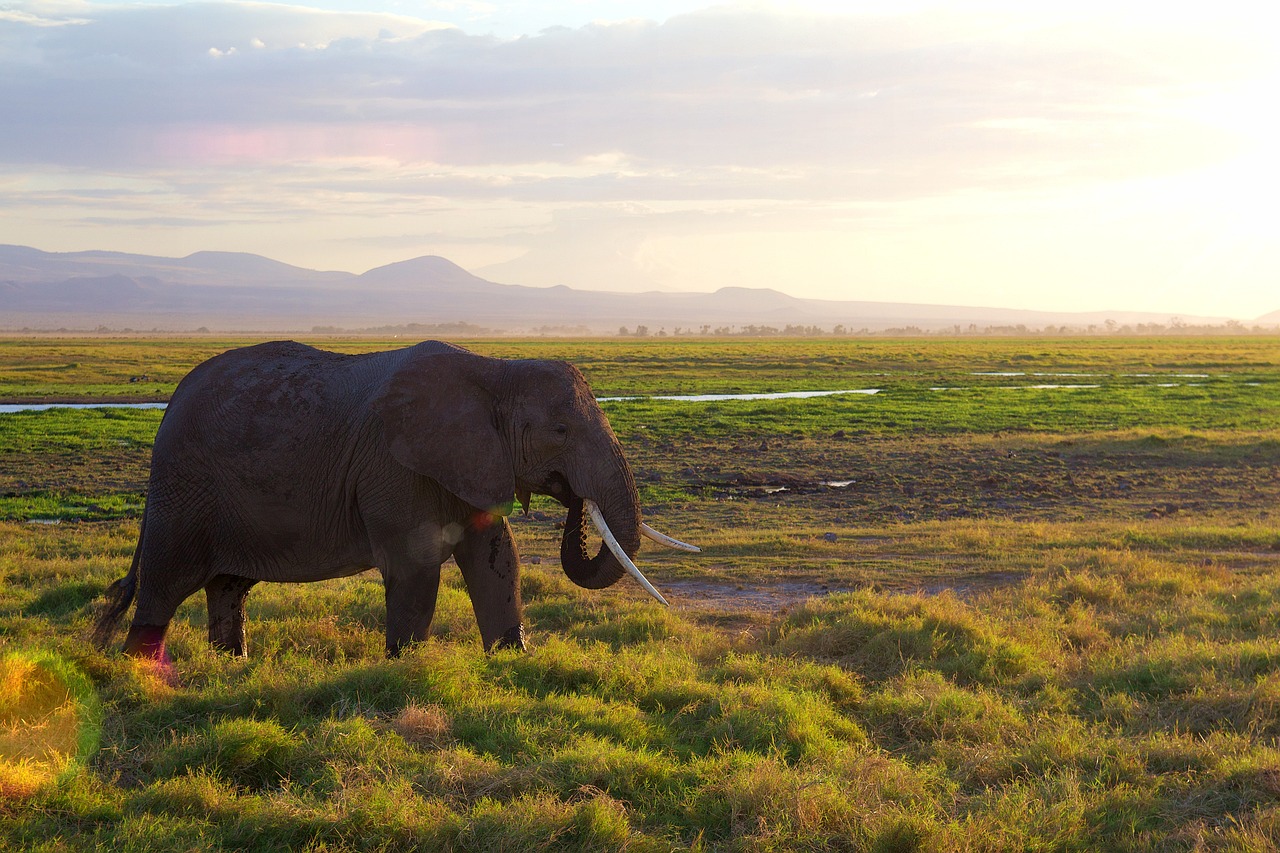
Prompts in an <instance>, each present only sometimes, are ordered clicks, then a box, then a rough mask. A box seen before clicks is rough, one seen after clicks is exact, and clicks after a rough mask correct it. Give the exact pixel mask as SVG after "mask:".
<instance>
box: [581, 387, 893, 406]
mask: <svg viewBox="0 0 1280 853" xmlns="http://www.w3.org/2000/svg"><path fill="white" fill-rule="evenodd" d="M880 390H881V389H879V388H855V389H848V390H844V391H779V392H776V393H770V394H676V395H670V394H661V395H658V396H654V397H598V398H597V400H598V401H599V402H601V403H612V402H614V401H617V400H676V401H678V402H682V403H717V402H719V401H721V400H807V399H809V398H810V397H834V396H835V395H837V394H868V395H870V394H879V393H880Z"/></svg>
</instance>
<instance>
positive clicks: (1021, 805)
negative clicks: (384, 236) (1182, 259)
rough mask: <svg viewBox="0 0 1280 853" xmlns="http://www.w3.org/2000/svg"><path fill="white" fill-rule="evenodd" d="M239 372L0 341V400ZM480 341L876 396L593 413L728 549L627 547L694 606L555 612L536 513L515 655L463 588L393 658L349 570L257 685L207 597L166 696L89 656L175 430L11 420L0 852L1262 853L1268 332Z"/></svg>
mask: <svg viewBox="0 0 1280 853" xmlns="http://www.w3.org/2000/svg"><path fill="white" fill-rule="evenodd" d="M387 343H389V342H365V341H330V342H327V344H328V345H330V346H333V347H334V348H344V349H348V350H351V351H355V350H359V349H376V348H379V347H380V346H383V345H385V344H387ZM390 343H394V342H390ZM227 345H230V342H215V341H204V340H201V341H179V340H174V341H162V342H150V341H129V340H121V341H100V340H95V341H30V340H27V341H18V342H4V343H0V397H4V398H8V399H10V400H14V399H28V400H36V399H79V400H87V399H112V400H127V399H148V398H151V395H155V397H159V398H163V397H164V396H165V395H166V394H167V393H169V392H171V390H172V388H173V386H174V384H176V381H177V380H178V378H180V376H181V375H182V374H183V373H184V372H185V370H186V369H188V367H189V366H190V364H192V363H194V362H195V361H198V360H199V359H200V358H203V357H205V356H207V355H209V354H211V353H212V352H215V351H217V350H219V349H221V348H224V347H225V346H227ZM474 348H476V349H478V350H481V351H485V352H489V353H492V354H495V355H502V356H513V357H527V356H544V355H555V356H557V357H565V358H567V359H568V360H570V361H573V362H574V363H575V364H578V365H579V366H580V367H581V368H582V369H583V371H584V372H585V373H586V374H587V375H588V377H589V379H590V380H591V382H592V385H593V387H594V388H595V390H596V391H597V393H598V394H600V395H602V396H627V395H643V396H648V395H654V394H688V393H707V392H719V393H731V392H766V391H793V390H839V389H870V388H875V389H879V392H878V393H877V394H874V395H847V396H836V397H825V398H817V399H811V400H800V401H791V400H770V401H721V402H715V403H698V404H693V403H688V402H680V401H658V400H650V399H639V400H620V401H616V402H610V403H606V404H605V406H606V410H607V411H608V413H609V415H610V418H611V420H612V422H613V424H614V428H615V431H617V432H618V434H619V436H620V438H621V440H622V441H623V444H624V446H625V447H626V449H627V451H628V454H629V456H630V457H631V459H632V462H633V466H634V468H635V470H636V474H637V478H638V480H639V483H640V487H641V492H642V498H643V499H644V501H645V504H646V506H647V507H648V508H649V509H650V510H651V511H652V512H653V516H652V521H653V523H654V524H655V525H659V526H661V528H662V529H666V530H669V531H670V532H672V533H674V534H676V535H679V536H681V537H682V538H688V539H690V540H693V541H697V542H699V544H701V545H703V547H704V550H705V553H704V554H703V555H701V556H697V557H694V556H689V555H682V554H680V555H678V554H675V553H672V552H660V551H656V550H655V551H649V550H647V549H646V550H645V552H644V554H643V556H644V558H645V560H644V563H645V565H646V566H647V567H651V571H650V572H649V574H650V577H651V579H653V580H654V582H655V583H656V584H657V585H658V586H659V588H661V589H663V590H664V592H666V593H667V595H668V598H670V599H672V601H673V604H674V606H673V608H672V609H671V610H660V609H658V608H657V607H656V606H654V605H653V604H652V602H650V601H647V600H645V599H643V598H642V595H641V594H639V593H638V591H637V590H636V589H635V588H633V586H631V585H630V584H629V583H628V582H624V583H622V584H619V585H618V587H615V588H613V589H611V590H607V591H603V592H599V593H597V592H587V591H583V590H579V589H577V588H575V587H573V586H572V584H570V583H569V582H568V581H567V580H566V579H564V577H563V575H562V574H561V573H560V572H559V569H558V567H557V566H556V564H555V563H556V561H555V556H554V555H555V554H556V547H555V543H556V541H557V531H556V529H555V523H556V521H557V514H556V511H555V509H556V508H555V506H554V505H553V504H550V503H549V502H540V501H535V504H534V507H533V509H534V513H533V515H531V516H530V517H528V518H518V519H516V521H515V524H516V529H517V531H516V532H517V537H518V540H519V542H520V544H521V549H522V553H523V554H524V555H525V556H526V558H527V559H528V558H533V557H538V558H539V560H540V562H539V564H537V565H533V564H530V565H527V566H526V568H525V575H524V595H525V599H526V603H527V606H528V612H527V622H528V627H529V629H530V635H531V638H532V645H533V648H532V649H531V651H530V652H528V653H526V654H522V655H521V654H514V653H500V654H496V655H493V656H485V655H483V654H482V653H481V652H480V644H479V639H478V635H477V632H476V629H475V625H474V620H473V619H472V617H471V614H470V606H469V602H468V601H467V598H466V596H465V592H464V591H463V589H462V586H461V582H460V578H459V577H458V574H457V571H456V569H454V570H452V571H451V572H449V573H447V576H446V586H445V589H444V590H442V595H441V604H440V610H439V612H438V614H437V617H436V624H435V627H434V636H433V638H432V641H431V642H429V643H427V644H424V645H423V646H422V647H420V648H417V649H415V650H414V651H413V652H412V653H411V654H409V655H407V656H405V657H404V658H402V659H400V660H396V661H386V660H384V659H383V657H382V639H381V633H380V631H381V627H380V626H381V622H382V618H383V613H382V609H383V608H382V591H381V584H380V582H379V580H378V579H377V576H376V575H375V574H367V575H362V576H359V577H356V578H352V579H348V580H346V581H341V582H330V583H323V584H314V585H309V586H271V587H259V588H257V589H255V591H254V593H253V594H252V595H251V596H250V600H249V616H250V627H249V632H250V638H249V643H250V657H249V658H248V659H247V660H231V659H228V658H225V657H222V656H219V655H215V654H213V653H212V652H210V651H209V650H208V649H207V648H206V647H205V644H204V641H203V633H204V612H203V602H202V601H200V600H198V599H193V600H192V601H190V602H188V603H187V605H185V606H184V608H183V610H182V611H181V612H180V614H179V618H178V621H177V623H176V624H175V628H174V631H173V636H172V641H171V645H172V652H173V656H174V659H175V665H174V668H173V670H172V672H168V673H165V672H157V671H155V670H154V669H150V668H147V667H142V666H138V665H135V664H133V663H131V662H130V661H126V660H124V659H123V658H121V657H119V656H117V655H114V654H103V653H100V652H97V651H95V650H94V649H92V648H91V647H89V646H88V644H87V643H86V642H85V639H84V636H85V633H86V628H87V625H88V624H89V621H90V619H91V617H92V613H93V609H94V601H95V599H96V597H97V596H98V595H99V594H100V593H101V591H102V589H103V588H104V587H105V586H106V585H107V584H108V583H109V582H110V581H111V580H113V579H114V578H116V577H118V576H119V575H121V574H123V572H124V570H125V568H126V567H127V563H128V559H129V556H130V555H131V552H132V548H133V541H134V538H135V537H136V529H137V517H138V514H139V512H140V508H141V505H142V499H143V493H144V490H145V472H146V465H147V461H148V457H149V449H150V441H151V438H152V436H153V435H154V432H155V427H156V425H157V424H158V422H159V417H160V415H159V413H158V412H155V411H128V410H121V409H105V410H87V411H54V412H39V413H34V412H33V413H24V414H18V415H3V416H0V519H4V520H2V521H0V685H3V686H4V688H5V692H4V693H3V694H0V753H3V754H6V755H9V756H10V759H9V760H8V761H7V762H0V847H5V846H8V847H11V848H14V849H31V850H63V849H97V848H102V847H111V848H116V849H120V850H133V849H137V850H151V849H160V848H171V849H173V848H176V849H275V848H279V847H284V846H287V847H291V848H293V849H299V850H348V849H350V850H417V849H458V850H462V849H548V850H558V849H582V850H614V849H624V848H625V849H634V850H669V849H689V848H692V849H706V850H812V849H834V850H942V851H953V850H955V851H958V850H1029V849H1043V850H1082V851H1083V850H1100V849H1108V850H1151V851H1164V850H1242V851H1243V850H1266V849H1275V848H1276V847H1277V846H1280V636H1277V633H1276V625H1277V624H1280V525H1278V524H1277V518H1278V516H1277V507H1278V506H1280V500H1278V499H1280V341H1277V340H1276V339H1266V338H1240V339H1223V338H1216V339H1198V338H1188V339H1169V340H1149V339H1144V340H1127V341H1126V340H1113V339H1089V340H1075V341H1071V340H1063V341H1059V340H1052V341H1047V340H1026V341H1009V340H994V341H978V340H957V341H927V342H925V341H857V340H841V341H803V342H799V341H797V342H786V341H768V342H746V343H739V342H733V343H726V342H718V341H692V342H686V341H681V342H678V343H676V342H671V341H660V340H650V341H613V340H611V341H602V342H581V341H574V342H554V341H543V340H536V341H483V342H475V344H474ZM143 374H145V375H146V376H147V377H148V378H147V380H146V382H145V383H142V382H131V381H130V380H131V379H132V378H135V377H138V376H140V375H143ZM1000 374H1018V375H1000ZM1037 374H1040V375H1037ZM1082 374H1087V375H1082ZM143 384H145V385H146V387H145V388H139V386H140V385H143ZM1046 385H1058V386H1062V385H1070V386H1097V387H1072V388H1063V387H1056V388H1046V387H1032V386H1046ZM935 389H946V390H935ZM34 521H40V522H50V521H59V522H60V523H58V524H49V523H32V522H34ZM78 673H82V674H83V675H84V679H83V680H77V674H78ZM77 720H79V721H86V720H87V721H88V723H87V724H85V723H83V722H82V723H81V724H80V725H79V728H78V729H76V728H75V726H74V725H73V724H72V723H69V722H68V721H77ZM94 721H100V725H94ZM91 730H92V731H93V732H99V734H98V735H97V736H96V738H95V737H91V736H89V735H86V734H85V733H86V732H90V731H91ZM15 756H22V759H21V760H15ZM64 767H65V768H68V769H66V770H64V769H63V768H64ZM59 775H60V778H58V779H53V777H55V776H59ZM51 779H53V781H50V780H51Z"/></svg>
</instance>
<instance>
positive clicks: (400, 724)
mask: <svg viewBox="0 0 1280 853" xmlns="http://www.w3.org/2000/svg"><path fill="white" fill-rule="evenodd" d="M391 729H392V730H393V731H394V732H395V733H396V734H398V735H400V737H402V738H404V739H405V740H406V741H408V742H409V743H411V744H413V745H414V746H417V747H423V748H432V749H434V748H437V747H440V746H441V745H443V744H444V743H445V742H446V741H447V740H448V739H449V737H450V736H451V735H452V733H453V720H452V718H450V716H449V713H448V712H447V711H445V709H444V708H442V707H440V706H439V705H435V704H431V705H420V704H418V703H417V702H410V703H409V704H408V705H405V706H404V707H403V708H402V709H400V713H398V714H396V715H395V717H393V718H392V720H391Z"/></svg>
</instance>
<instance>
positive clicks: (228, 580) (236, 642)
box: [204, 575, 257, 657]
mask: <svg viewBox="0 0 1280 853" xmlns="http://www.w3.org/2000/svg"><path fill="white" fill-rule="evenodd" d="M256 583H257V581H255V580H250V579H249V578H241V577H236V576H235V575H215V576H214V578H213V580H211V581H209V583H208V584H206V585H205V588H204V595H205V601H206V602H207V603H208V605H209V644H210V645H211V646H213V647H214V648H215V649H217V650H218V651H222V652H231V654H233V655H236V656H237V657H243V656H244V654H245V643H244V602H245V599H246V598H248V596H249V590H250V589H251V588H252V587H253V585H254V584H256Z"/></svg>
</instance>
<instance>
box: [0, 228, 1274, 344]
mask: <svg viewBox="0 0 1280 853" xmlns="http://www.w3.org/2000/svg"><path fill="white" fill-rule="evenodd" d="M1268 317H1270V318H1271V320H1270V322H1273V323H1280V312H1276V314H1274V315H1268ZM1171 319H1172V317H1171V316H1170V315H1167V314H1155V313H1134V312H1120V311H1110V312H1108V311H1095V312H1087V313H1070V314H1069V313H1056V312H1045V311H1020V310H1012V309H1003V308H975V307H964V306H947V305H917V304H910V303H887V302H858V301H832V300H818V299H799V298H796V297H793V296H788V295H787V294H785V293H782V292H780V291H777V290H771V289H763V288H743V287H725V288H721V289H719V290H717V291H715V292H712V293H667V292H661V291H650V292H647V293H613V292H606V291H596V290H577V289H573V288H569V287H564V286H559V287H524V286H520V285H511V284H498V283H495V282H492V281H486V280H485V279H482V278H479V277H477V276H474V275H472V274H471V273H469V272H467V271H466V270H464V269H462V268H461V267H459V266H458V265H457V264H454V263H453V262H451V261H449V260H447V259H445V258H440V257H435V256H426V257H420V258H412V259H410V260H406V261H401V262H399V263H393V264H388V265H386V266H382V267H378V268H376V269H372V270H369V271H368V272H366V273H363V274H362V275H355V274H352V273H347V272H322V271H316V270H309V269H304V268H302V267H295V266H291V265H289V264H284V263H280V262H279V261H274V260H271V259H270V258H264V257H262V256H260V255H250V254H240V253H234V252H197V253H195V254H193V255H188V256H187V257H185V258H164V257H153V256H148V255H131V254H125V253H121V252H102V251H93V252H64V253H57V252H42V251H40V250H38V249H32V248H29V247H25V246H3V245H0V328H5V329H10V330H16V329H22V328H32V329H57V328H77V329H93V328H96V327H99V326H106V327H110V328H115V329H121V328H133V329H139V330H148V329H163V330H174V331H182V330H191V329H196V328H198V327H202V326H203V327H208V328H210V329H216V330H243V331H306V330H309V329H311V328H313V327H317V326H327V327H336V328H340V329H360V328H368V327H373V326H386V325H388V324H411V323H416V324H423V325H443V324H457V323H470V324H474V325H477V326H482V327H485V328H490V329H494V330H501V331H507V332H528V331H537V330H539V329H546V328H555V329H587V330H590V331H592V332H596V333H615V332H617V331H618V329H619V328H620V327H623V326H625V327H628V328H629V329H632V330H634V329H635V328H636V327H637V326H646V327H648V329H649V330H650V331H651V332H652V333H655V334H656V333H657V332H658V331H659V330H660V329H665V330H667V331H668V332H674V331H675V329H676V328H677V327H679V328H681V329H684V330H690V329H693V330H698V329H701V328H703V327H707V328H709V329H711V330H715V329H720V328H728V327H734V328H736V329H741V328H742V327H745V326H771V327H774V328H779V329H781V328H784V327H785V326H788V325H791V326H796V327H812V326H818V327H821V328H822V329H824V330H830V329H832V328H833V327H834V326H836V325H842V326H844V327H845V328H846V329H847V330H849V331H857V330H861V329H866V330H868V331H883V330H886V329H894V328H899V329H901V328H916V329H920V330H924V331H938V330H947V329H953V328H955V327H957V326H958V327H960V329H961V330H967V329H968V328H969V327H970V326H974V327H977V328H978V329H984V328H986V327H991V326H998V327H1018V326H1023V327H1026V328H1027V329H1033V330H1040V329H1042V328H1044V327H1046V326H1054V327H1060V326H1068V327H1071V328H1076V329H1084V328H1087V327H1089V326H1096V327H1099V328H1102V327H1104V325H1105V324H1106V323H1107V321H1111V322H1112V323H1115V324H1121V325H1124V324H1129V325H1137V324H1139V323H1141V324H1157V323H1158V324H1162V325H1163V324H1168V323H1169V322H1170V320H1171ZM1181 320H1182V321H1184V322H1186V323H1189V324H1196V325H1199V324H1211V325H1220V324H1223V323H1225V322H1226V319H1225V318H1205V317H1182V318H1181ZM1266 321H1267V318H1261V319H1260V321H1259V322H1266Z"/></svg>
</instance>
